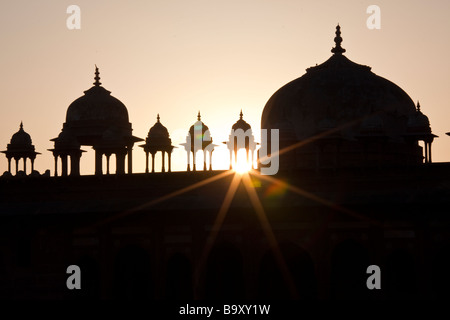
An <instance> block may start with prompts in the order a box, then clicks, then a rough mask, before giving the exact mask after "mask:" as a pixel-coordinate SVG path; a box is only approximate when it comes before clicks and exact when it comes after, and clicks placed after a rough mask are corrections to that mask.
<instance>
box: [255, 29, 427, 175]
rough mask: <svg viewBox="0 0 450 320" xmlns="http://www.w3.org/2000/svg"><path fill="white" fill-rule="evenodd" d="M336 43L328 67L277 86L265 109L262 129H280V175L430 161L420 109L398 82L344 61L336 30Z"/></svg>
mask: <svg viewBox="0 0 450 320" xmlns="http://www.w3.org/2000/svg"><path fill="white" fill-rule="evenodd" d="M334 41H335V47H334V48H332V50H331V52H332V53H333V55H332V56H331V57H330V58H329V59H328V60H327V61H325V62H324V63H322V64H320V65H316V66H314V67H310V68H308V69H307V70H306V74H304V75H303V76H301V77H300V78H298V79H295V80H293V81H291V82H290V83H288V84H286V85H285V86H283V87H281V88H280V89H279V90H278V91H276V92H275V93H274V94H273V95H272V97H271V98H270V99H269V100H268V102H267V103H266V106H265V107H264V111H263V114H262V119H261V128H262V129H279V137H280V141H279V145H280V150H282V149H285V151H284V152H283V153H282V155H281V156H280V169H283V168H288V167H290V168H303V169H307V168H323V167H328V168H338V167H340V168H342V167H355V166H356V167H360V166H401V165H413V164H419V163H422V162H423V161H424V159H425V162H431V142H432V141H433V139H434V137H436V136H435V135H433V134H432V133H431V129H430V127H429V123H426V124H424V123H423V122H424V121H422V122H421V125H420V126H417V125H416V124H417V119H416V118H420V117H421V116H420V115H421V114H422V113H421V111H420V107H418V109H416V107H415V105H414V102H413V101H412V100H411V98H410V97H409V96H408V94H406V93H405V92H404V91H403V90H402V89H401V88H400V87H398V86H397V85H396V84H394V83H392V82H390V81H388V80H386V79H384V78H382V77H380V76H378V75H376V74H374V73H373V72H371V68H370V67H368V66H365V65H360V64H357V63H355V62H352V61H351V60H349V59H348V58H347V57H345V56H344V55H343V54H344V52H345V49H344V48H342V47H341V43H342V37H341V32H340V26H339V25H338V26H337V27H336V37H335V38H334ZM419 113H420V114H419ZM422 115H423V114H422ZM423 116H424V115H423ZM427 120H428V119H427ZM419 141H424V142H425V151H426V157H425V158H424V157H423V153H422V147H421V146H420V145H419V143H418V142H419ZM268 145H269V147H270V145H271V143H270V134H268ZM286 148H287V149H286ZM272 152H275V151H274V150H272Z"/></svg>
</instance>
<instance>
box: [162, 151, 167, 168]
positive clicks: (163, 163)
mask: <svg viewBox="0 0 450 320" xmlns="http://www.w3.org/2000/svg"><path fill="white" fill-rule="evenodd" d="M161 153H162V166H161V172H166V167H165V152H164V151H161Z"/></svg>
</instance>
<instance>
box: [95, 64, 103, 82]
mask: <svg viewBox="0 0 450 320" xmlns="http://www.w3.org/2000/svg"><path fill="white" fill-rule="evenodd" d="M99 75H100V72H98V68H97V65H95V77H94V80H95V82H94V85H95V86H96V87H99V86H100V85H101V84H102V83H101V82H100V76H99Z"/></svg>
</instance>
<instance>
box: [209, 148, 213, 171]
mask: <svg viewBox="0 0 450 320" xmlns="http://www.w3.org/2000/svg"><path fill="white" fill-rule="evenodd" d="M212 153H213V150H211V151H210V152H209V171H211V170H212Z"/></svg>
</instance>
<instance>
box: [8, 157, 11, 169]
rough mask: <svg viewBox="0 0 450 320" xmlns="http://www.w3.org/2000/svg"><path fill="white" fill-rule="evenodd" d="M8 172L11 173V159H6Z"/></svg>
mask: <svg viewBox="0 0 450 320" xmlns="http://www.w3.org/2000/svg"><path fill="white" fill-rule="evenodd" d="M8 172H9V173H11V158H8Z"/></svg>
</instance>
